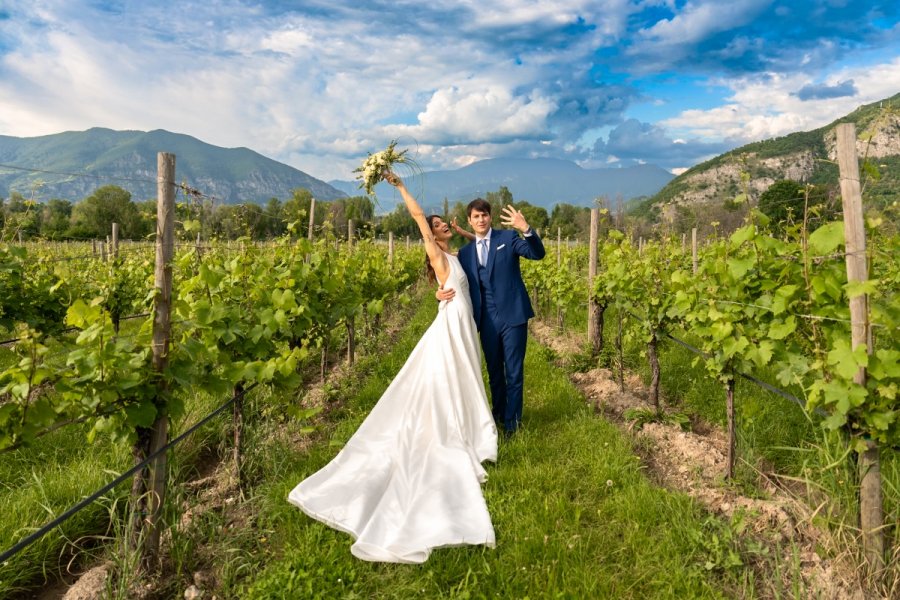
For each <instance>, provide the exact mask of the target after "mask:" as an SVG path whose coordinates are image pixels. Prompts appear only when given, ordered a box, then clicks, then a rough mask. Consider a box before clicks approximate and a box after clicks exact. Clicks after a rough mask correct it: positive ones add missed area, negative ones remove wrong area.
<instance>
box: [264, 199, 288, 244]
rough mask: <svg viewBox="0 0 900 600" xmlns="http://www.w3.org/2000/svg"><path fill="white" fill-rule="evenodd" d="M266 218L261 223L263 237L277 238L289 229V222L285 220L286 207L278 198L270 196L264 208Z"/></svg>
mask: <svg viewBox="0 0 900 600" xmlns="http://www.w3.org/2000/svg"><path fill="white" fill-rule="evenodd" d="M264 212H265V214H264V217H265V218H264V219H263V220H262V223H261V224H260V225H261V227H262V233H263V235H262V236H261V237H266V238H275V237H279V236H281V235H284V232H285V231H287V223H286V222H285V220H284V207H283V206H282V204H281V200H279V199H278V198H269V201H268V202H266V206H265V209H264Z"/></svg>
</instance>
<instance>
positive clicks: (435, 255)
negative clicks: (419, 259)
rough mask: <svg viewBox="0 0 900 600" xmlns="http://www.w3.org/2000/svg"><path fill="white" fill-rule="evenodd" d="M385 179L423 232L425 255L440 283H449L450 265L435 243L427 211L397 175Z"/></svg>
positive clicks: (389, 174) (392, 174)
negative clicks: (401, 198) (395, 190)
mask: <svg viewBox="0 0 900 600" xmlns="http://www.w3.org/2000/svg"><path fill="white" fill-rule="evenodd" d="M384 179H385V181H387V182H388V183H390V184H391V185H392V186H394V187H395V188H397V189H398V190H399V191H400V195H401V196H402V197H403V202H405V203H406V208H407V210H409V214H410V216H411V217H412V218H413V220H414V221H415V222H416V225H418V226H419V231H421V232H422V240H424V242H425V253H426V254H427V255H428V259H429V260H430V261H431V268H433V269H434V274H435V275H436V276H437V278H438V281H439V282H441V284H443V282H445V281H447V275H448V274H449V272H450V265H449V263H448V262H447V256H446V255H445V254H444V251H443V250H441V248H440V246H438V245H437V243H436V242H435V241H434V232H432V231H431V226H430V225H429V224H428V220H427V219H426V218H425V211H423V210H422V207H421V206H419V203H418V202H417V201H416V199H415V198H413V197H412V194H410V193H409V190H407V189H406V185H404V183H403V180H402V179H400V177H398V176H397V175H396V174H395V173H387V174H385V176H384Z"/></svg>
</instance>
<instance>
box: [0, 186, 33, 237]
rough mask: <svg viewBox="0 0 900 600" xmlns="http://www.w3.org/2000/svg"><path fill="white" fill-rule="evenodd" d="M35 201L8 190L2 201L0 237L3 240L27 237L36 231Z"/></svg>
mask: <svg viewBox="0 0 900 600" xmlns="http://www.w3.org/2000/svg"><path fill="white" fill-rule="evenodd" d="M34 207H35V202H33V201H32V200H28V199H26V198H25V197H24V196H23V195H22V194H20V193H19V192H15V191H13V192H10V194H9V198H7V199H6V202H4V203H2V209H3V210H2V211H0V213H2V215H3V229H2V230H0V233H2V235H0V238H2V239H4V240H18V239H20V238H21V239H23V240H24V239H29V238H32V237H34V236H36V235H37V233H38V215H37V211H36V210H35V208H34Z"/></svg>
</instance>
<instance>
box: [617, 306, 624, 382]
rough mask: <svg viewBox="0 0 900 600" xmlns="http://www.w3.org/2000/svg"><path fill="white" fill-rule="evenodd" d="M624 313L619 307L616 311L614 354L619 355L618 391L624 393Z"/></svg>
mask: <svg viewBox="0 0 900 600" xmlns="http://www.w3.org/2000/svg"><path fill="white" fill-rule="evenodd" d="M623 312H624V311H623V310H622V308H621V307H620V308H619V310H618V313H619V328H618V330H617V332H616V352H617V354H618V355H619V391H620V392H622V393H625V350H624V349H623V348H622V343H623V342H622V319H623V318H624V317H623V314H622V313H623Z"/></svg>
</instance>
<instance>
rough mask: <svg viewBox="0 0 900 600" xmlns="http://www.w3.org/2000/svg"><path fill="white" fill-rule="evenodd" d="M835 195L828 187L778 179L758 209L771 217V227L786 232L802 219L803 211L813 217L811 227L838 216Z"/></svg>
mask: <svg viewBox="0 0 900 600" xmlns="http://www.w3.org/2000/svg"><path fill="white" fill-rule="evenodd" d="M832 200H833V196H832V194H830V193H829V190H828V188H827V187H825V186H818V185H809V184H803V183H799V182H797V181H793V180H790V179H782V180H780V181H776V182H775V183H773V184H772V185H770V186H769V188H768V189H767V190H766V191H765V192H763V193H762V194H761V195H760V197H759V210H760V211H761V212H762V213H763V214H765V215H766V216H767V217H769V218H770V219H772V222H771V225H770V226H771V227H772V228H773V229H774V230H776V231H783V230H784V229H786V228H787V227H790V226H791V225H792V224H794V223H799V222H801V221H803V216H804V210H806V211H807V212H808V217H809V216H811V217H813V218H812V223H811V224H810V225H811V226H810V227H809V229H810V230H813V229H815V227H816V225H817V224H818V223H820V222H821V221H823V220H829V219H831V218H833V217H834V215H835V207H834V203H833V201H832Z"/></svg>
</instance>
